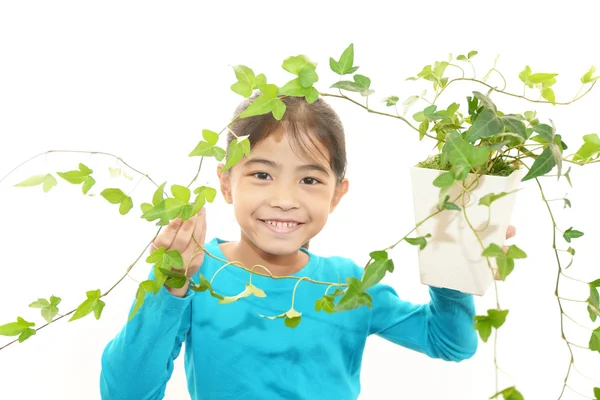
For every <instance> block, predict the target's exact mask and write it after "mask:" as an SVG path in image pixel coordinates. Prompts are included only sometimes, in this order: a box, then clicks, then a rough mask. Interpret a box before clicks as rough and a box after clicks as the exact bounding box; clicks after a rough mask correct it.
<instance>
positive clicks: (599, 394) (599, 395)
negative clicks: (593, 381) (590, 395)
mask: <svg viewBox="0 0 600 400" xmlns="http://www.w3.org/2000/svg"><path fill="white" fill-rule="evenodd" d="M594 397H595V398H596V399H595V400H600V388H598V387H595V388H594Z"/></svg>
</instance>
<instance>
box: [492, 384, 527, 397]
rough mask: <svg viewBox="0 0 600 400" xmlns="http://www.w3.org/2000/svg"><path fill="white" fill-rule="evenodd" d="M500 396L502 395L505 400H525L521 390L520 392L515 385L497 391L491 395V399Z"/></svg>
mask: <svg viewBox="0 0 600 400" xmlns="http://www.w3.org/2000/svg"><path fill="white" fill-rule="evenodd" d="M499 396H502V398H503V399H504V400H525V398H524V397H523V395H522V394H521V392H519V391H518V390H517V389H516V388H515V387H514V386H511V387H509V388H506V389H504V390H502V391H500V392H498V393H496V394H495V395H493V396H492V397H490V399H497V398H498V397H499Z"/></svg>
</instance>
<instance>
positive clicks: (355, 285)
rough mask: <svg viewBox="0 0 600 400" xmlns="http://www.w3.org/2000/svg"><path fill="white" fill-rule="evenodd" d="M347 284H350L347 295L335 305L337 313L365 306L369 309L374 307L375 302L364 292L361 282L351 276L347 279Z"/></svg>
mask: <svg viewBox="0 0 600 400" xmlns="http://www.w3.org/2000/svg"><path fill="white" fill-rule="evenodd" d="M346 283H347V284H348V289H347V290H346V294H344V296H343V297H342V298H341V299H340V300H339V301H338V303H337V304H336V305H335V311H336V312H340V311H347V310H352V309H355V308H358V307H360V306H364V305H366V306H367V307H369V308H371V307H372V301H373V300H372V298H371V296H370V295H369V294H368V293H366V292H365V291H363V289H362V284H361V281H359V280H358V279H356V278H355V277H353V276H349V277H348V278H347V279H346Z"/></svg>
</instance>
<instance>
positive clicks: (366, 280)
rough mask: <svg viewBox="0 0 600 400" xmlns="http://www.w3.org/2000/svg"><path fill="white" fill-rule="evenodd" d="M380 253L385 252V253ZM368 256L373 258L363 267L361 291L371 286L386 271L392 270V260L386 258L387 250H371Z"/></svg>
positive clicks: (380, 278) (381, 277)
mask: <svg viewBox="0 0 600 400" xmlns="http://www.w3.org/2000/svg"><path fill="white" fill-rule="evenodd" d="M382 253H385V255H383V254H382ZM370 256H371V258H373V262H371V263H369V264H368V265H367V266H366V267H365V270H364V274H363V277H362V280H361V290H362V291H366V290H367V289H369V288H370V287H371V286H373V285H375V284H376V283H378V282H379V281H381V280H382V279H383V277H384V276H385V273H386V272H388V271H389V272H394V262H393V261H392V260H390V259H388V255H387V252H383V251H378V252H372V253H371V254H370Z"/></svg>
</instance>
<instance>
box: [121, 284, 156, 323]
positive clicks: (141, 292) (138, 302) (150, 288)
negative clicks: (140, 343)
mask: <svg viewBox="0 0 600 400" xmlns="http://www.w3.org/2000/svg"><path fill="white" fill-rule="evenodd" d="M155 284H156V282H155V281H153V280H145V281H143V282H140V284H139V285H138V289H137V292H136V294H135V302H134V304H133V308H132V309H131V312H130V313H129V318H128V321H131V320H132V318H133V317H134V316H135V315H136V314H137V312H138V311H139V309H140V308H141V307H142V305H144V301H145V299H146V293H152V292H154V291H155Z"/></svg>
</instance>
